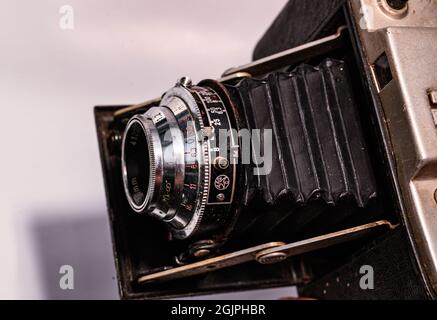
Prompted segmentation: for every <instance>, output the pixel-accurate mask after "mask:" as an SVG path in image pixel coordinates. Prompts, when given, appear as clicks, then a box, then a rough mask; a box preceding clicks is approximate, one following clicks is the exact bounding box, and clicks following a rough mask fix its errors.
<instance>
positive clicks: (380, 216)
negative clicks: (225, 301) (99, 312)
mask: <svg viewBox="0 0 437 320" xmlns="http://www.w3.org/2000/svg"><path fill="white" fill-rule="evenodd" d="M242 23H244V21H242ZM436 57H437V1H422V0H410V1H406V0H351V1H344V0H343V1H342V0H326V1H320V0H300V1H298V0H291V1H289V3H288V4H287V5H286V6H285V8H284V9H283V11H282V12H281V13H280V14H279V16H278V17H277V18H276V20H275V21H274V22H273V24H272V25H271V27H270V28H269V29H268V30H267V32H266V33H265V34H264V36H263V37H262V38H261V40H260V41H259V43H258V44H257V45H256V48H255V50H254V54H253V62H250V63H248V64H246V65H243V66H241V67H234V68H230V69H228V70H226V71H225V72H224V73H223V75H222V77H221V78H220V79H206V80H203V81H201V82H199V83H192V81H191V80H190V78H189V77H188V76H187V75H175V79H177V78H178V76H179V80H178V81H177V83H176V84H175V85H174V86H173V87H172V88H170V89H169V90H167V91H165V89H166V88H163V92H164V93H163V94H162V92H157V96H158V95H159V94H162V96H161V98H157V99H152V100H149V101H147V102H144V103H140V104H138V105H131V106H99V107H96V108H95V117H96V124H97V134H98V140H99V144H100V151H101V159H102V166H103V173H104V178H105V187H106V195H107V203H108V211H109V219H110V224H111V229H112V236H113V248H114V255H115V262H116V266H117V272H118V282H119V287H120V293H121V297H122V298H125V299H146V298H170V297H181V296H191V295H200V294H208V293H217V292H227V291H236V290H248V289H254V288H256V289H260V288H268V287H279V286H290V285H296V286H297V288H298V291H299V294H300V295H301V296H303V297H311V298H317V299H333V298H352V299H378V298H400V299H409V298H414V299H418V298H432V297H435V295H436V293H437V132H436V124H437V63H436ZM172 85H173V84H169V87H171V86H172Z"/></svg>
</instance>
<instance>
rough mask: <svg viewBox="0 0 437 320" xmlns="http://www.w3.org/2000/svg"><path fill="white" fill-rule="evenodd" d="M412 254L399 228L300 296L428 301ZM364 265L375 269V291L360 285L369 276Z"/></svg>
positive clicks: (405, 236) (307, 287) (403, 231)
mask: <svg viewBox="0 0 437 320" xmlns="http://www.w3.org/2000/svg"><path fill="white" fill-rule="evenodd" d="M411 255H412V253H411V249H410V246H409V244H408V237H407V235H406V231H405V229H404V228H402V227H399V228H398V229H396V230H394V231H392V232H391V233H390V234H389V235H387V236H386V237H384V238H383V239H382V240H381V241H377V243H376V245H374V246H373V247H371V248H369V249H368V250H366V251H364V252H363V253H362V254H361V255H357V256H356V257H354V258H353V259H352V260H351V262H349V263H348V264H346V265H344V266H343V267H341V268H339V269H337V270H336V271H335V272H333V273H330V274H328V275H326V276H325V277H322V278H321V279H318V280H317V281H315V282H313V283H311V284H310V285H308V286H306V287H303V288H301V290H300V295H301V296H305V297H313V298H317V299H365V300H377V299H426V298H428V295H427V293H426V291H425V287H424V285H423V282H422V279H421V278H420V276H419V273H418V271H417V270H416V269H415V264H414V262H413V260H414V258H413V257H412V256H411ZM363 266H370V267H372V268H373V289H365V290H363V288H362V287H361V286H360V279H361V278H362V277H363V276H364V275H365V274H366V276H367V275H368V269H367V271H364V269H363V270H361V273H360V269H361V268H362V267H363ZM367 268H368V267H367Z"/></svg>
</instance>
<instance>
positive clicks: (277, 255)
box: [256, 252, 287, 264]
mask: <svg viewBox="0 0 437 320" xmlns="http://www.w3.org/2000/svg"><path fill="white" fill-rule="evenodd" d="M286 258H287V254H285V253H284V252H272V253H267V254H264V255H260V256H257V257H256V261H258V262H259V263H261V264H271V263H277V262H281V261H282V260H285V259H286Z"/></svg>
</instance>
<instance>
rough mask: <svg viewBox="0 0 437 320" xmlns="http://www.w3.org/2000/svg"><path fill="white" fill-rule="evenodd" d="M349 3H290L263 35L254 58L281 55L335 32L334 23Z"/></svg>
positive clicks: (320, 0) (338, 0)
mask: <svg viewBox="0 0 437 320" xmlns="http://www.w3.org/2000/svg"><path fill="white" fill-rule="evenodd" d="M344 3H345V0H290V1H289V2H288V3H287V4H286V5H285V7H284V9H283V10H282V11H281V13H280V14H279V15H278V16H277V18H276V19H275V21H273V23H272V25H271V26H270V27H269V29H268V30H267V31H266V32H265V34H264V35H263V36H262V38H261V39H260V41H259V42H258V44H257V45H256V47H255V50H254V52H253V59H254V60H257V59H260V58H263V57H265V56H268V55H271V54H273V53H277V52H280V51H283V50H286V49H289V48H293V47H296V46H299V45H301V44H304V43H306V42H308V41H313V40H316V39H318V38H320V37H322V36H324V35H327V34H329V33H333V32H335V30H336V28H337V27H338V25H336V24H332V25H331V24H330V20H331V19H332V18H333V17H334V16H335V15H336V14H337V13H338V12H339V9H340V7H341V6H342V5H343V4H344Z"/></svg>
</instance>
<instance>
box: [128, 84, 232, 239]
mask: <svg viewBox="0 0 437 320" xmlns="http://www.w3.org/2000/svg"><path fill="white" fill-rule="evenodd" d="M231 129H232V127H231V121H230V116H229V115H228V113H227V108H226V106H225V104H224V103H223V101H222V99H221V98H220V96H219V95H218V94H217V92H215V91H214V90H213V89H211V88H208V87H197V86H191V85H189V84H188V83H187V82H186V80H183V81H180V82H179V83H178V84H177V85H176V86H175V87H174V88H172V89H170V90H169V91H167V92H166V94H165V95H164V96H163V98H162V99H161V103H160V105H159V106H156V107H152V108H150V109H149V110H147V112H146V113H144V114H139V115H135V116H134V117H132V118H131V119H130V120H129V122H128V124H127V126H126V129H125V132H124V136H123V144H122V174H123V182H124V188H125V192H126V197H127V200H128V202H129V204H130V206H131V208H132V209H133V210H134V211H135V212H137V213H147V214H149V215H151V216H154V217H156V218H158V219H160V220H162V221H164V222H165V223H167V224H168V226H169V228H170V230H171V232H172V234H173V236H174V237H175V238H179V239H184V238H187V237H190V236H192V235H194V234H199V233H202V232H207V231H208V232H210V231H211V230H215V229H218V228H220V227H222V226H223V225H224V224H225V223H226V221H227V220H228V213H229V211H230V210H229V209H230V205H232V201H233V196H234V189H235V182H236V181H235V179H236V169H237V168H236V159H235V158H231V155H233V156H234V157H235V152H234V153H233V151H234V150H235V149H238V145H237V142H236V138H235V137H234V136H233V135H232V134H230V135H229V137H228V139H227V140H226V143H224V144H223V143H221V144H220V146H218V145H217V141H219V134H220V132H222V133H223V130H227V131H229V133H231V132H232V131H231ZM220 148H221V149H220Z"/></svg>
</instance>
